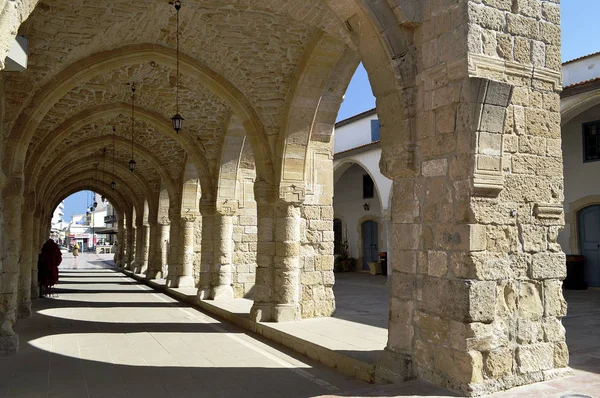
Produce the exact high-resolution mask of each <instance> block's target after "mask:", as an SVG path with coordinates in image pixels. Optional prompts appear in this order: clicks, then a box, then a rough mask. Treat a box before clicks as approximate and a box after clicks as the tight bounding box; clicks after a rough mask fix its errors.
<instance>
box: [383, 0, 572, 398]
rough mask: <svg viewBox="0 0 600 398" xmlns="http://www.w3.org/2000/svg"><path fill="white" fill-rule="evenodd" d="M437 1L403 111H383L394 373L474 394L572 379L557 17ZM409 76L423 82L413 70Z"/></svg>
mask: <svg viewBox="0 0 600 398" xmlns="http://www.w3.org/2000/svg"><path fill="white" fill-rule="evenodd" d="M427 3H428V4H427V5H426V6H425V7H424V8H423V22H422V24H421V25H420V26H419V27H418V28H417V29H416V30H415V35H416V40H415V45H416V50H415V54H416V57H415V65H414V71H415V72H416V74H415V75H414V84H415V86H414V87H411V88H409V89H407V87H405V88H404V92H403V99H404V100H405V101H406V104H405V106H404V111H405V113H404V114H402V112H399V111H396V112H395V113H394V112H392V109H394V108H396V109H398V106H395V105H394V104H396V105H398V104H400V105H401V104H402V102H398V101H396V100H395V99H390V98H387V97H386V98H380V97H378V114H379V116H380V120H381V121H382V133H381V134H382V143H383V151H384V155H383V159H382V170H383V171H384V172H386V173H387V174H388V175H389V176H390V177H391V178H393V179H394V192H393V194H394V199H393V208H392V219H393V223H394V226H393V237H392V240H393V245H392V246H393V247H394V249H393V255H392V258H393V264H392V266H393V270H394V273H393V276H392V278H393V280H392V298H391V303H390V324H389V341H388V347H387V353H386V356H384V358H383V359H382V361H381V362H380V364H379V367H380V375H382V376H381V377H383V378H386V377H387V378H390V377H389V376H390V374H391V373H395V374H396V377H400V378H403V379H406V378H412V377H417V378H421V379H426V380H430V381H432V382H433V383H435V384H437V385H441V386H444V387H446V388H450V389H453V390H456V391H460V392H461V393H463V394H466V395H479V394H484V393H489V392H492V391H496V390H500V389H506V388H510V387H513V386H516V385H521V384H527V383H531V382H536V381H540V380H547V379H550V378H554V377H557V376H560V375H563V374H565V371H566V366H567V361H568V354H567V351H566V345H565V342H564V329H563V328H562V326H561V322H560V320H561V317H562V316H564V315H565V309H566V306H565V302H564V299H563V298H562V290H561V284H562V282H561V280H562V278H564V276H565V258H564V254H563V253H562V252H561V250H560V247H559V246H558V245H557V243H556V238H557V234H558V232H559V230H560V228H561V227H562V225H563V215H562V201H563V185H562V159H561V154H560V113H559V111H560V110H559V95H558V92H559V90H560V86H561V85H560V80H561V79H560V70H559V69H560V61H559V60H558V62H557V61H556V60H557V57H556V55H557V52H556V50H557V49H558V48H559V47H560V29H559V26H558V23H559V21H558V14H557V12H558V4H557V3H556V2H555V1H545V0H514V1H512V0H510V1H509V0H506V1H503V0H498V1H491V0H474V1H470V0H464V1H453V2H427ZM558 59H559V57H558ZM405 62H408V61H405ZM399 69H400V70H401V72H402V73H403V77H404V78H405V79H406V82H407V84H410V83H411V82H412V81H411V80H410V79H409V78H410V77H411V74H410V73H409V72H410V71H411V69H410V67H408V66H407V65H403V66H402V68H399ZM390 96H391V95H390ZM380 110H381V111H380ZM403 116H404V118H402V117H403ZM407 118H408V119H411V118H413V120H410V121H409V122H407ZM398 126H402V127H403V128H404V130H403V132H404V134H408V133H407V132H410V131H412V132H413V134H414V135H413V136H412V137H411V138H410V140H409V141H408V142H409V144H407V143H406V142H403V140H401V139H396V138H395V136H394V135H393V133H396V134H399V133H401V131H398ZM413 128H414V130H412V129H413ZM387 142H390V145H387V144H386V143H387ZM403 145H404V146H403ZM402 150H404V151H405V152H406V153H412V164H411V157H408V156H405V159H409V161H407V162H405V163H404V165H407V167H406V168H404V169H399V168H398V165H399V163H398V161H397V159H398V158H399V157H398V156H392V157H391V159H390V161H389V162H388V156H390V155H391V154H395V153H399V152H400V151H402ZM394 161H395V162H396V163H393V162H394ZM391 353H393V356H394V359H393V360H389V358H388V356H390V355H391ZM386 372H387V374H386Z"/></svg>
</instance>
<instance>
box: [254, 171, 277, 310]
mask: <svg viewBox="0 0 600 398" xmlns="http://www.w3.org/2000/svg"><path fill="white" fill-rule="evenodd" d="M272 195H273V192H272V187H271V186H270V184H268V183H267V182H265V181H263V180H257V181H256V182H255V183H254V197H255V199H256V215H257V230H258V231H257V234H258V235H257V244H256V281H255V285H254V303H253V305H252V309H251V311H250V319H252V320H254V321H256V322H268V321H271V320H272V319H273V311H272V309H273V308H272V307H273V282H274V279H273V257H274V256H275V242H274V233H275V230H274V225H275V223H274V217H275V211H274V208H273V206H272V204H271V203H270V201H271V197H272Z"/></svg>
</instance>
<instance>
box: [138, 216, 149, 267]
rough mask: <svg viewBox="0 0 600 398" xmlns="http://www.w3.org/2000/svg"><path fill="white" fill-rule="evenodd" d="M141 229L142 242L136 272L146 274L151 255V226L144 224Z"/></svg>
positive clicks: (139, 229)
mask: <svg viewBox="0 0 600 398" xmlns="http://www.w3.org/2000/svg"><path fill="white" fill-rule="evenodd" d="M138 231H139V235H140V238H139V242H140V246H139V247H140V249H139V252H140V255H139V263H138V264H137V266H136V269H135V273H136V274H144V273H145V272H146V270H147V269H148V259H149V256H150V226H148V225H146V224H143V225H142V226H141V227H139V228H138Z"/></svg>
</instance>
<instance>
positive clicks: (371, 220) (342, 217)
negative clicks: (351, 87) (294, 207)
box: [333, 109, 392, 271]
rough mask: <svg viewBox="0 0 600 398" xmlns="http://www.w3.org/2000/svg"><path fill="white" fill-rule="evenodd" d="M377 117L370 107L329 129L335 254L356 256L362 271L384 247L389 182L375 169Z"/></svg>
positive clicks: (377, 155) (384, 249)
mask: <svg viewBox="0 0 600 398" xmlns="http://www.w3.org/2000/svg"><path fill="white" fill-rule="evenodd" d="M379 127H380V125H379V120H378V119H377V115H376V114H375V110H374V109H373V110H370V111H367V112H364V113H361V114H359V115H356V116H353V117H351V118H349V119H346V120H343V121H341V122H339V123H337V124H336V126H335V132H334V153H335V154H334V161H333V170H334V171H333V173H334V184H335V185H334V196H333V209H334V233H335V253H336V254H342V252H343V250H344V247H347V252H348V255H349V256H350V257H352V258H355V259H357V266H356V269H357V270H365V271H366V270H368V269H369V268H368V263H369V262H376V261H377V260H378V257H379V253H384V252H387V253H388V256H389V255H391V253H390V252H389V251H388V241H387V239H388V236H390V235H389V232H388V231H389V230H390V228H391V223H390V222H389V221H390V220H389V214H390V211H389V209H390V205H391V189H392V181H391V180H389V179H387V178H386V177H384V176H383V175H382V174H381V172H380V171H379V159H380V158H381V144H380V142H379Z"/></svg>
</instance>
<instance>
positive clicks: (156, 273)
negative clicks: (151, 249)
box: [146, 269, 162, 279]
mask: <svg viewBox="0 0 600 398" xmlns="http://www.w3.org/2000/svg"><path fill="white" fill-rule="evenodd" d="M159 274H161V275H160V276H159ZM161 277H162V272H160V271H156V270H153V269H149V270H148V272H146V279H161Z"/></svg>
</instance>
